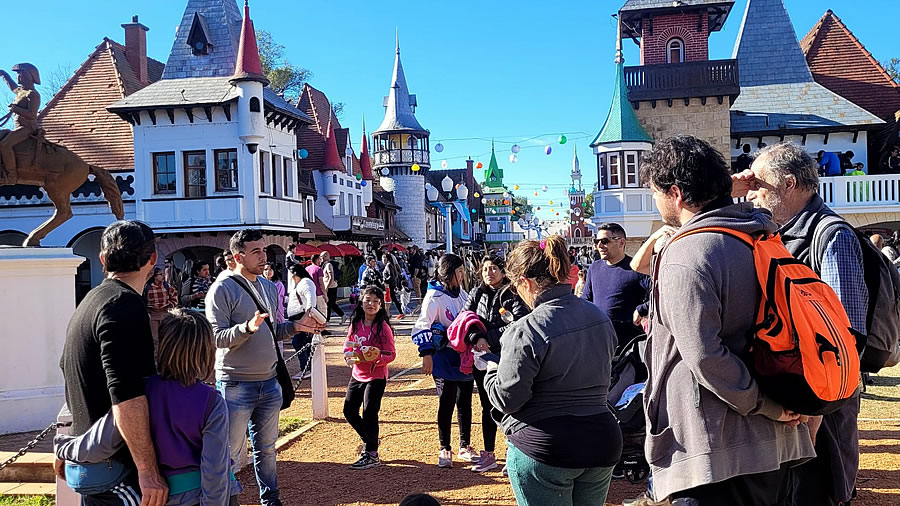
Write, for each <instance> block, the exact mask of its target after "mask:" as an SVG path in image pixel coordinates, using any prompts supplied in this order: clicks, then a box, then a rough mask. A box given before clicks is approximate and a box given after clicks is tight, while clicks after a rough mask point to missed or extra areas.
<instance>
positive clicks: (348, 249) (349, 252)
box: [335, 242, 362, 257]
mask: <svg viewBox="0 0 900 506" xmlns="http://www.w3.org/2000/svg"><path fill="white" fill-rule="evenodd" d="M335 248H337V249H338V250H339V251H340V252H341V253H342V254H343V255H344V256H345V257H361V256H362V251H360V250H359V248H357V247H356V246H354V245H352V244H350V243H346V242H345V243H341V244H338V245H337V246H335Z"/></svg>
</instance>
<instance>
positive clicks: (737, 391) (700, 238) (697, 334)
mask: <svg viewBox="0 0 900 506" xmlns="http://www.w3.org/2000/svg"><path fill="white" fill-rule="evenodd" d="M641 178H642V180H643V181H644V182H645V183H649V185H650V188H651V189H652V190H653V197H654V200H655V201H656V206H657V208H658V209H659V212H660V214H661V215H662V219H663V221H664V222H665V223H666V224H668V225H671V226H673V227H676V228H677V229H678V231H677V232H676V234H675V236H674V237H673V238H672V239H671V240H670V241H669V242H668V244H667V246H666V247H665V249H664V250H663V251H662V252H661V253H660V254H659V255H658V257H657V258H656V260H655V261H654V265H653V267H652V268H651V272H652V273H653V275H654V282H653V289H652V294H651V300H650V304H651V309H650V339H649V341H648V343H647V348H646V354H645V356H646V363H647V368H648V373H649V378H648V380H647V383H646V387H645V388H646V389H645V392H644V409H645V410H646V416H647V441H646V456H647V460H648V461H649V463H650V466H651V474H652V476H653V495H654V496H655V497H654V498H655V499H656V500H658V501H661V500H665V499H667V498H668V499H669V500H670V501H671V503H672V504H673V505H680V504H684V505H690V504H700V505H706V504H729V505H738V506H740V505H747V506H750V505H762V504H765V505H783V504H788V501H789V496H790V471H789V468H790V466H792V465H796V464H798V463H799V462H802V461H803V460H805V459H809V458H812V457H814V456H815V452H814V450H813V445H812V442H811V440H810V436H809V431H808V429H807V426H806V424H805V423H804V422H805V421H807V420H808V417H806V416H802V415H800V414H797V413H794V412H792V411H790V410H788V409H787V408H785V407H784V406H783V405H782V404H779V403H778V402H776V401H775V400H774V399H773V398H772V397H771V396H770V395H768V394H766V393H764V392H763V389H762V388H761V386H760V383H759V382H758V381H757V378H756V376H755V375H754V373H753V372H752V371H751V369H750V367H749V366H748V362H747V358H746V354H747V351H748V349H749V348H750V347H751V345H753V344H754V342H753V341H751V337H750V336H751V335H752V334H753V332H754V330H755V327H756V324H757V315H758V311H759V307H760V301H761V300H762V297H763V291H762V289H761V287H760V282H759V280H758V278H757V270H756V269H755V268H754V265H755V264H754V254H755V250H754V249H753V246H750V247H748V244H747V243H746V242H745V241H744V240H743V239H741V238H740V237H738V236H735V235H734V234H732V233H721V229H726V230H727V231H729V232H734V233H737V234H738V235H740V236H741V237H744V236H747V237H751V238H752V237H769V236H770V234H772V233H774V232H775V230H776V228H777V225H776V224H775V223H774V222H773V221H772V218H771V215H770V214H769V213H768V212H767V211H765V210H761V209H754V208H753V207H752V206H751V205H750V204H746V203H745V204H734V201H733V200H732V198H731V187H732V182H731V171H730V169H729V168H728V165H727V164H726V162H725V160H724V158H723V157H722V155H721V154H720V153H719V152H717V151H716V150H715V149H713V147H712V146H710V145H709V143H707V142H706V141H703V140H701V139H698V138H695V137H691V136H676V137H672V138H669V139H665V140H662V141H659V142H657V143H656V145H655V146H654V148H653V150H652V151H651V152H650V153H649V154H648V155H647V156H646V157H645V158H644V160H642V166H641ZM709 227H715V228H717V229H718V230H719V231H708V233H704V232H703V231H701V229H708V228H709ZM782 249H783V248H782ZM785 255H786V254H785ZM786 256H787V255H786ZM857 365H858V364H857Z"/></svg>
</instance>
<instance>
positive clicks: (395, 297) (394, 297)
mask: <svg viewBox="0 0 900 506" xmlns="http://www.w3.org/2000/svg"><path fill="white" fill-rule="evenodd" d="M391 302H393V303H394V307H395V308H397V314H398V315H400V314H403V306H401V305H400V290H398V289H396V288H394V287H393V286H392V287H391ZM388 312H390V309H388Z"/></svg>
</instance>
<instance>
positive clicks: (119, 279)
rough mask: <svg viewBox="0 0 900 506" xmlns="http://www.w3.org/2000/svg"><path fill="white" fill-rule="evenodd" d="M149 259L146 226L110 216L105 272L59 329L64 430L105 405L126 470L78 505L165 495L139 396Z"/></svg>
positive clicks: (87, 421) (146, 356) (148, 371)
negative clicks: (62, 334)
mask: <svg viewBox="0 0 900 506" xmlns="http://www.w3.org/2000/svg"><path fill="white" fill-rule="evenodd" d="M156 259H157V255H156V238H155V237H154V235H153V231H152V230H151V229H150V227H148V226H147V225H145V224H143V223H141V222H138V221H117V222H116V223H113V224H112V225H110V226H109V227H107V228H106V230H104V231H103V235H102V237H101V238H100V262H101V263H102V264H103V267H104V269H105V271H106V273H107V277H106V279H105V280H103V282H102V283H101V284H100V285H99V286H97V287H96V288H94V289H92V290H91V291H90V292H88V294H87V296H86V297H85V298H84V300H82V301H81V304H80V305H79V306H78V308H77V309H76V310H75V313H74V314H73V315H72V319H71V320H70V321H69V327H68V330H67V331H66V344H65V347H64V348H63V355H62V359H60V367H61V368H62V371H63V377H64V378H65V382H66V403H67V404H68V406H69V411H71V412H72V429H71V434H72V435H75V436H79V435H81V434H83V433H84V432H86V431H87V429H88V428H89V427H90V426H91V425H92V424H93V423H94V422H96V421H97V420H98V419H99V418H100V417H102V416H103V415H105V414H106V413H107V412H108V411H109V410H110V409H112V411H113V417H114V418H115V420H116V427H117V428H118V429H119V432H121V434H122V437H123V438H124V439H125V443H126V447H124V448H122V450H120V451H119V452H118V453H117V454H116V455H115V458H116V459H118V460H119V461H121V462H122V463H123V464H125V465H126V467H130V468H131V469H133V472H131V473H130V474H129V475H128V476H127V477H126V478H125V479H124V480H123V482H122V483H121V484H119V485H116V487H115V489H114V490H111V491H108V492H103V493H100V494H94V495H88V496H83V497H82V504H84V505H88V506H92V505H104V504H121V503H122V502H123V501H125V499H123V496H127V497H128V498H129V500H131V499H133V500H134V501H133V503H132V504H142V505H153V506H163V505H164V504H165V503H166V500H167V499H168V486H167V484H166V481H165V480H164V479H163V478H162V476H161V475H160V473H159V469H158V467H157V464H156V452H155V451H154V449H153V442H152V440H151V439H150V424H149V410H148V407H147V397H146V396H145V395H144V380H145V378H146V377H148V376H151V375H153V374H155V373H156V366H155V365H154V359H153V340H152V338H151V335H150V317H149V316H148V315H147V308H146V304H145V302H144V299H143V297H142V296H141V293H142V291H143V289H144V285H145V283H146V282H147V280H148V279H149V277H150V275H151V273H152V272H153V267H154V265H155V264H156ZM54 467H55V468H56V471H57V474H59V475H60V476H61V477H63V462H62V461H60V460H57V461H56V462H55V463H54ZM142 494H143V501H142V499H141V495H142ZM125 502H126V504H129V502H128V501H125Z"/></svg>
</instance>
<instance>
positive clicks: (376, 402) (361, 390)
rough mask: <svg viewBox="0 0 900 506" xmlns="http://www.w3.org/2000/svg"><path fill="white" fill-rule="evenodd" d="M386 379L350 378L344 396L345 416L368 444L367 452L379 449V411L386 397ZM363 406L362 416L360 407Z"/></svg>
mask: <svg viewBox="0 0 900 506" xmlns="http://www.w3.org/2000/svg"><path fill="white" fill-rule="evenodd" d="M386 386H387V380H386V379H374V380H372V381H367V382H362V381H357V380H356V379H354V378H350V383H349V384H348V385H347V395H346V396H345V397H344V418H346V419H347V422H349V423H350V426H351V427H353V430H355V431H356V433H357V434H359V437H360V439H362V440H363V443H365V444H366V451H367V452H377V451H378V412H379V411H380V410H381V399H382V397H384V389H385V387H386ZM360 406H362V416H359V407H360Z"/></svg>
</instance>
